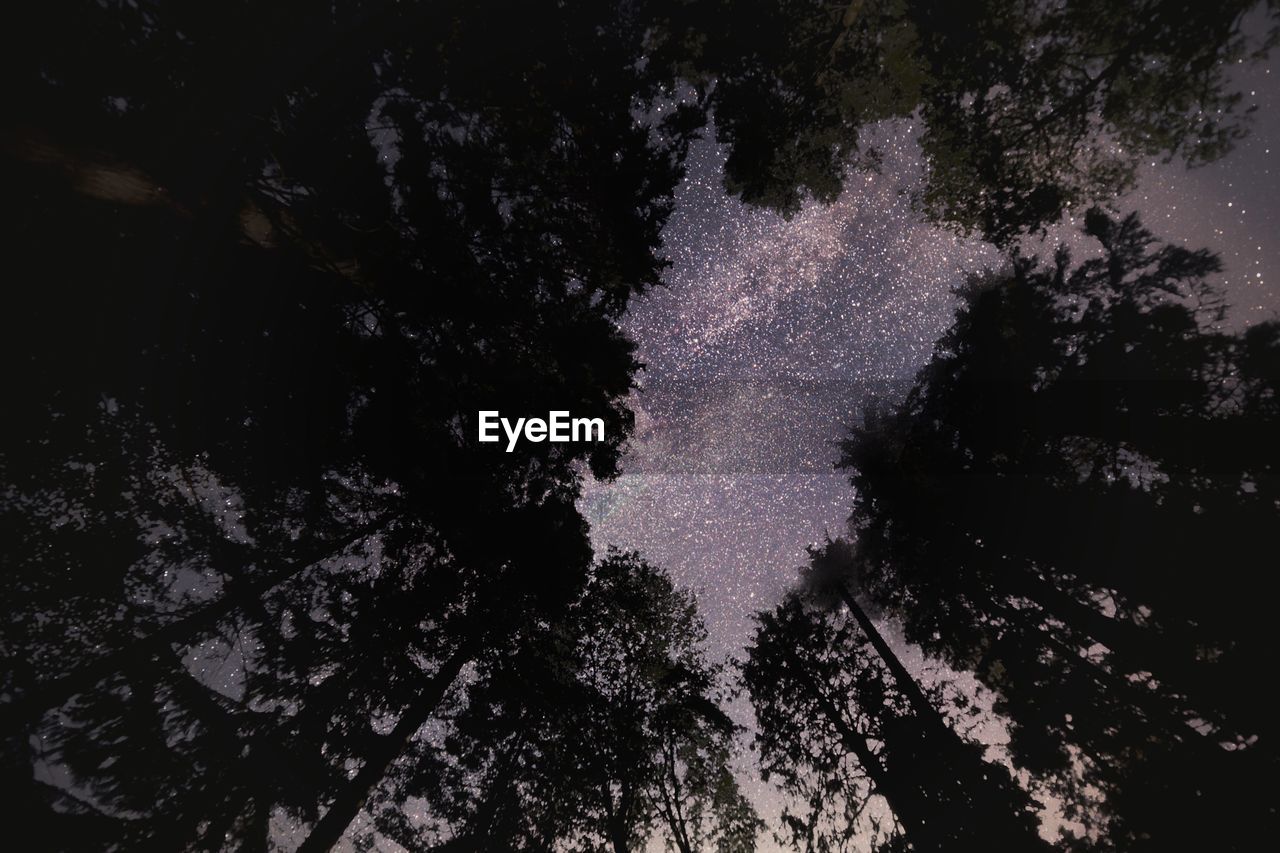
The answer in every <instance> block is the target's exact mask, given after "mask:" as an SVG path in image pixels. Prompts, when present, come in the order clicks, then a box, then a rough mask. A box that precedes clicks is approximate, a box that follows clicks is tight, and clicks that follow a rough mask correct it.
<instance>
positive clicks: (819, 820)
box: [743, 540, 1047, 851]
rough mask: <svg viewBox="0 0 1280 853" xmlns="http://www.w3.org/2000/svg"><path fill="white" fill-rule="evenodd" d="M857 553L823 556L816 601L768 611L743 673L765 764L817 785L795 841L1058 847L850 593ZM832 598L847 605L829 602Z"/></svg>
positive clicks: (796, 781) (792, 824)
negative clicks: (887, 815)
mask: <svg viewBox="0 0 1280 853" xmlns="http://www.w3.org/2000/svg"><path fill="white" fill-rule="evenodd" d="M849 556H850V551H849V548H848V546H847V545H846V544H845V543H844V542H843V541H840V540H837V541H835V542H829V543H827V545H826V546H825V547H824V548H821V549H815V550H814V551H813V553H812V564H811V567H810V570H809V571H808V572H807V577H806V582H807V585H808V586H809V590H808V593H810V594H808V595H807V597H808V601H806V594H804V593H801V592H793V593H791V594H789V595H788V597H787V598H786V599H785V600H784V601H783V603H782V604H780V605H779V606H778V607H777V608H775V609H774V610H773V611H767V612H764V613H762V614H760V616H759V619H760V627H759V629H758V631H757V633H756V636H755V641H754V643H753V645H752V646H751V647H750V648H749V649H748V653H749V654H748V658H747V661H746V663H745V665H744V667H743V679H744V683H745V685H746V686H747V689H748V690H749V691H750V695H751V699H752V704H753V706H754V707H755V709H756V715H757V720H758V722H759V733H758V735H757V744H758V746H759V748H760V752H761V756H762V762H763V764H764V766H765V768H766V769H767V770H768V772H769V774H770V775H772V776H775V777H778V778H779V779H780V780H781V782H782V787H783V788H784V790H786V791H788V792H789V793H791V794H792V795H793V796H794V795H795V794H797V793H802V792H804V791H805V790H806V787H807V786H806V781H807V779H808V778H815V779H816V784H813V783H810V784H812V785H813V788H814V789H815V795H814V796H812V798H811V799H810V801H809V804H808V805H809V809H810V811H809V813H808V815H807V816H800V815H788V818H787V825H788V828H789V831H790V838H791V841H792V842H793V843H796V844H803V845H804V846H805V847H806V849H810V850H836V849H844V848H845V847H846V846H847V845H848V844H849V842H850V841H852V840H853V839H862V840H863V841H865V839H866V837H867V836H870V838H871V840H872V841H873V842H876V841H881V842H884V843H893V839H894V838H896V837H898V832H899V831H900V833H901V836H902V837H903V838H904V839H905V841H906V842H907V843H909V844H910V845H911V849H914V850H940V851H941V850H954V849H974V848H975V847H978V846H981V845H984V844H990V845H993V846H997V847H999V849H1008V850H1036V849H1047V845H1046V844H1045V843H1044V842H1043V841H1042V840H1041V839H1040V838H1039V836H1038V834H1037V821H1036V817H1035V813H1034V811H1033V810H1032V804H1031V801H1030V798H1029V797H1028V796H1027V794H1026V793H1025V792H1024V791H1022V790H1021V789H1020V788H1019V787H1018V786H1017V785H1016V784H1015V783H1014V782H1013V780H1012V779H1011V778H1010V776H1009V773H1008V771H1007V770H1006V769H1005V768H1003V767H1000V766H998V765H995V764H991V763H989V762H986V761H984V760H983V757H982V753H983V746H982V745H981V744H977V743H972V742H970V741H968V740H966V739H965V738H964V737H962V736H961V735H960V734H959V733H958V732H957V731H956V730H955V729H954V728H953V727H952V726H951V724H950V723H949V722H948V720H947V719H946V718H945V717H944V716H943V714H942V713H941V711H940V710H939V708H938V707H937V702H938V700H936V699H933V698H930V697H928V696H926V694H925V691H924V690H923V689H922V688H921V687H920V685H919V684H918V683H917V682H916V680H915V678H914V677H912V676H911V675H910V673H909V672H908V671H907V669H906V667H905V666H903V664H902V662H901V661H900V660H899V658H898V656H897V654H896V653H895V652H894V651H893V650H892V648H891V647H890V646H889V645H888V643H887V642H886V641H885V639H884V637H883V636H882V635H881V633H880V631H879V630H878V629H877V628H876V626H875V625H874V623H873V622H872V621H871V620H870V619H869V618H868V616H867V614H866V612H865V611H864V609H863V607H862V605H861V604H859V602H858V601H857V600H856V598H855V597H854V596H853V595H851V594H850V592H849V591H848V589H847V587H845V580H844V578H843V577H841V575H842V574H843V572H842V571H841V570H842V569H843V568H845V567H846V564H847V561H848V559H849ZM846 570H847V569H846ZM815 576H822V578H823V580H822V581H821V582H818V581H817V579H816V577H815ZM815 587H816V589H815ZM814 592H816V593H818V595H816V596H815V595H812V594H811V593H814ZM824 594H834V595H835V596H836V599H837V600H838V601H841V602H842V604H841V606H840V607H839V608H838V609H833V608H830V607H824V606H822V604H823V602H822V601H821V599H822V596H823V595H824ZM850 764H852V765H853V766H855V767H856V768H857V770H858V771H859V772H858V775H853V776H851V775H850V769H851V768H850V767H849V766H848V765H850ZM816 792H824V793H825V794H826V795H827V796H822V795H819V794H816ZM835 792H839V794H840V796H839V798H838V800H839V801H840V802H841V803H842V805H840V807H839V810H838V811H832V809H831V806H832V800H836V799H837V798H834V797H830V794H832V793H835ZM876 797H878V798H881V799H882V800H883V801H884V802H885V803H887V805H888V807H889V809H890V810H891V815H892V817H893V818H894V819H896V826H897V830H893V829H890V830H888V831H886V829H885V827H884V824H885V820H884V816H883V814H882V813H881V812H882V810H880V811H878V810H877V809H876V807H875V805H874V803H873V802H872V801H871V800H872V798H876ZM891 826H892V824H891Z"/></svg>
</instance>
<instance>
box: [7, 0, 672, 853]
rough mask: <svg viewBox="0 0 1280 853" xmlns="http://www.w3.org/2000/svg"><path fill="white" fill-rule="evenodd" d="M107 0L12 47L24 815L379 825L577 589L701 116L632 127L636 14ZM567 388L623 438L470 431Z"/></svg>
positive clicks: (35, 16)
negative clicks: (586, 501) (465, 714)
mask: <svg viewBox="0 0 1280 853" xmlns="http://www.w3.org/2000/svg"><path fill="white" fill-rule="evenodd" d="M85 7H86V8H84V9H82V10H80V12H79V13H78V14H77V15H74V16H66V15H64V14H63V13H62V11H61V10H58V9H54V8H52V7H39V8H36V7H31V8H27V9H25V10H22V14H23V15H24V16H25V17H26V18H27V19H28V20H26V21H24V26H23V27H20V28H19V29H22V31H23V33H24V39H23V40H22V42H21V43H13V44H11V45H7V46H10V47H12V50H9V51H7V52H6V57H5V61H6V62H7V63H9V64H10V67H12V68H13V69H14V72H15V79H16V80H17V81H18V82H19V83H21V84H22V94H21V96H20V97H19V99H18V100H17V102H16V103H15V105H14V109H13V110H12V111H11V112H10V113H9V115H7V121H6V130H5V146H4V152H5V153H4V158H3V163H4V167H3V168H4V173H5V176H6V178H9V179H10V180H11V184H10V186H11V188H12V189H13V191H14V199H15V200H14V203H13V204H12V205H11V210H12V211H14V212H15V213H17V212H19V211H20V215H19V216H17V217H14V221H12V222H11V223H10V224H9V231H10V233H11V235H13V236H14V237H15V239H16V243H17V244H18V246H19V247H20V248H19V250H18V251H17V252H16V253H15V255H14V258H13V263H14V272H15V273H16V279H17V280H20V281H24V282H26V283H27V284H28V286H24V287H22V288H15V289H13V290H12V291H10V292H9V293H8V294H7V295H6V300H7V301H6V308H7V309H8V311H10V312H12V316H19V317H22V318H23V323H22V324H21V325H20V326H19V327H15V328H14V329H13V331H12V334H9V335H6V336H5V339H4V347H5V349H4V355H5V356H6V358H7V359H8V360H9V361H10V362H11V363H14V364H21V365H23V366H24V369H23V370H22V371H21V375H20V376H19V377H18V380H17V381H16V382H15V383H14V387H13V388H12V391H11V394H10V396H9V399H8V401H7V402H8V403H9V405H10V406H11V408H12V417H9V418H8V419H7V421H6V424H5V442H4V453H3V461H2V462H0V464H2V465H3V476H4V478H5V481H6V484H7V488H6V491H5V494H4V498H3V507H2V513H3V524H4V530H5V540H6V554H5V560H6V563H5V571H4V574H3V579H2V580H0V583H2V584H3V595H4V598H5V601H6V602H7V603H10V604H9V607H10V614H9V618H8V619H7V620H6V623H5V624H4V626H3V629H2V630H3V634H2V635H0V644H2V646H3V648H4V652H5V658H6V660H12V661H14V662H15V663H14V666H13V667H12V668H9V667H6V672H5V674H4V681H3V693H4V695H5V696H4V699H5V701H4V704H3V707H2V708H0V718H2V720H3V732H4V735H5V739H4V755H3V758H4V768H3V773H4V780H5V790H6V793H7V794H8V792H10V791H12V792H13V793H12V795H8V796H6V797H5V798H4V800H5V807H6V810H12V813H13V815H14V817H13V820H12V824H11V825H13V826H18V827H22V828H23V829H24V830H26V831H28V832H30V833H31V835H32V837H33V838H34V839H37V843H36V844H35V846H36V847H39V848H53V849H72V848H85V849H95V850H97V849H110V848H116V849H122V848H123V849H139V848H149V849H186V848H204V847H217V848H223V847H240V848H251V849H258V848H261V847H263V846H264V845H266V844H267V843H268V840H281V839H283V840H286V841H287V840H289V839H291V840H292V842H293V843H295V844H301V845H302V847H303V849H328V847H330V846H332V844H333V843H335V842H336V841H337V840H338V839H339V838H340V837H341V836H342V835H343V834H344V833H345V832H347V830H348V827H349V826H351V825H352V824H353V822H355V823H359V820H358V817H359V815H360V814H361V813H362V812H363V811H365V810H366V806H367V805H368V806H369V807H370V811H371V812H376V813H377V817H378V820H380V821H381V822H382V823H383V824H384V825H386V826H387V827H388V828H389V829H390V828H394V825H395V823H396V821H395V820H394V818H391V817H388V816H387V815H388V811H389V809H387V808H384V806H387V805H388V803H389V802H390V805H391V806H392V807H394V806H395V805H397V803H396V802H394V801H395V798H396V797H398V796H399V790H400V789H399V787H397V786H398V785H399V784H400V783H402V782H403V781H404V778H405V777H406V775H412V774H411V773H409V772H408V768H406V766H405V765H406V762H407V761H408V760H409V759H411V758H413V757H414V756H415V755H417V754H418V753H419V752H420V751H421V750H420V741H421V739H422V738H423V737H425V736H426V735H425V734H424V732H427V731H429V730H430V728H431V725H432V723H433V721H434V720H436V718H437V716H438V714H439V713H440V709H441V708H444V707H450V706H451V705H452V703H456V702H458V701H460V696H461V688H462V682H463V681H464V680H465V679H464V678H462V676H463V674H464V673H466V672H467V671H468V669H469V667H471V666H472V665H473V663H474V662H475V661H476V660H478V659H479V658H480V656H481V655H482V654H483V653H485V652H486V650H488V649H490V648H493V647H495V646H500V645H503V644H506V643H508V642H509V641H510V638H511V637H512V636H514V635H516V634H519V633H520V632H522V631H524V630H526V629H527V628H528V626H530V625H536V624H540V623H541V622H542V621H545V620H546V619H549V618H553V617H554V616H555V615H556V614H557V613H559V612H561V611H562V610H563V609H564V607H566V606H568V604H570V603H571V602H572V601H574V600H575V597H576V596H577V593H578V590H579V589H580V587H581V584H582V583H583V582H584V580H585V577H586V572H587V568H588V566H589V562H590V550H589V548H588V546H587V542H586V537H585V525H584V524H583V522H582V519H581V517H580V516H579V514H578V513H577V510H576V509H575V507H574V500H575V498H576V495H577V484H578V481H579V478H580V476H581V474H580V469H579V466H580V465H583V464H585V465H588V466H589V467H590V468H591V469H592V470H593V471H594V472H596V473H597V474H601V475H608V474H610V473H611V472H613V471H614V470H615V468H616V461H617V449H618V446H619V444H620V443H621V441H622V440H623V438H624V437H625V434H626V431H627V428H628V426H629V423H630V417H631V416H630V413H629V412H628V411H627V409H626V407H625V404H624V399H623V398H624V397H625V395H626V394H627V393H628V391H629V390H630V387H631V380H632V375H633V371H634V370H635V367H636V364H635V361H634V359H633V357H632V345H631V344H630V342H629V341H627V340H626V339H625V338H624V337H623V335H622V334H621V333H620V332H619V330H618V328H617V325H616V322H615V321H616V318H617V316H618V314H619V312H620V311H621V310H622V309H623V307H624V306H625V304H626V300H627V298H628V296H629V295H630V294H632V293H634V292H636V291H639V290H641V289H643V288H645V287H648V286H651V285H653V284H655V283H656V282H657V280H658V276H659V272H660V270H661V267H662V264H661V262H660V261H659V260H658V259H657V257H656V254H655V251H656V248H657V245H658V233H659V229H660V227H661V224H662V221H663V220H664V219H665V216H666V214H667V212H668V211H669V209H670V204H671V201H670V196H671V192H672V190H673V188H674V186H675V184H676V182H677V180H678V179H679V175H680V165H679V164H680V161H681V159H682V157H683V152H684V149H685V147H686V145H687V142H688V140H689V138H690V135H691V134H692V132H693V131H694V129H695V128H696V122H693V123H690V122H689V121H688V112H687V111H683V110H678V109H677V110H669V111H665V114H666V116H667V117H666V118H658V117H656V114H655V117H654V118H643V119H637V115H636V108H637V104H644V103H646V102H648V101H649V100H652V99H655V98H658V97H659V92H658V90H657V87H656V84H655V83H654V81H653V79H652V78H651V76H650V75H648V74H647V73H646V72H645V71H644V70H643V68H642V64H641V63H639V62H638V59H639V56H640V54H641V51H642V47H643V45H642V33H643V28H642V27H641V25H640V24H639V23H638V22H637V21H636V20H634V19H633V18H630V17H628V16H627V15H626V14H622V13H620V10H619V9H615V8H609V7H601V8H599V9H596V10H594V12H592V13H591V14H582V13H580V11H579V10H568V9H563V8H560V7H557V6H555V5H554V4H541V5H540V6H539V5H536V4H533V5H525V6H521V7H520V8H518V9H516V8H513V9H512V10H509V12H508V14H505V15H503V16H501V17H500V18H498V19H494V18H492V17H491V16H485V15H481V14H479V13H477V12H476V11H473V10H468V9H466V8H464V7H462V6H461V5H460V4H444V5H440V4H392V3H387V4H345V3H340V4H336V5H331V6H328V7H326V8H325V9H323V10H317V9H315V8H314V7H310V6H309V4H286V5H283V6H276V7H273V8H272V9H271V10H262V9H260V8H258V7H257V5H256V4H248V3H243V4H241V3H233V4H229V5H225V6H223V7H222V8H220V9H219V10H218V11H217V13H216V14H213V13H210V12H206V11H204V10H196V9H177V8H159V7H154V6H152V5H150V4H143V5H140V6H137V7H131V6H124V7H115V6H106V7H103V6H100V5H98V4H85ZM495 57H497V58H495ZM624 57H630V58H631V60H632V61H624V60H623V58H624ZM588 72H589V73H588ZM547 400H555V401H556V403H557V405H560V406H565V407H567V408H569V409H570V410H573V411H583V412H589V413H591V414H592V415H593V416H599V417H603V418H604V419H605V421H606V430H605V434H606V437H607V440H606V441H605V442H603V443H596V444H577V445H561V444H556V445H550V444H545V443H544V444H538V445H535V444H527V445H523V446H521V447H520V448H518V450H517V452H515V453H511V454H504V453H502V452H501V451H500V450H498V451H494V452H490V451H492V450H493V449H492V448H491V447H488V446H477V445H476V444H475V443H474V442H471V441H469V440H467V439H468V437H469V436H470V435H471V434H473V433H474V430H475V422H474V421H475V417H476V415H475V412H476V411H478V410H480V409H489V408H499V409H503V410H507V411H513V412H535V411H539V410H542V411H545V409H546V401H547ZM8 543H14V547H12V548H9V547H8ZM420 769H422V770H423V772H424V773H425V772H427V771H428V770H429V769H430V768H426V767H423V768H420ZM422 784H427V783H425V782H423V783H422ZM353 832H355V830H353Z"/></svg>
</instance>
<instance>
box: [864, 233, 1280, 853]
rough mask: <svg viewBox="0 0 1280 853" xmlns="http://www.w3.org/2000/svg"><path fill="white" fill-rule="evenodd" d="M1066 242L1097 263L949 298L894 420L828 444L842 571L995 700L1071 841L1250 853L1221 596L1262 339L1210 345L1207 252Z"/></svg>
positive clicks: (1238, 513)
mask: <svg viewBox="0 0 1280 853" xmlns="http://www.w3.org/2000/svg"><path fill="white" fill-rule="evenodd" d="M1086 229H1087V231H1088V233H1089V234H1090V235H1092V236H1093V237H1095V238H1096V239H1097V240H1098V242H1099V243H1100V244H1101V247H1102V250H1103V254H1102V256H1101V257H1099V258H1095V259H1091V260H1087V261H1084V262H1083V263H1081V264H1079V265H1078V266H1076V267H1074V268H1073V267H1072V266H1071V260H1070V257H1069V256H1068V254H1067V252H1066V251H1065V250H1060V251H1059V252H1058V254H1057V256H1056V258H1055V260H1054V263H1053V264H1052V265H1051V266H1049V267H1043V266H1040V265H1038V264H1036V263H1035V262H1034V261H1032V260H1029V259H1024V258H1019V257H1016V256H1015V257H1014V259H1013V262H1012V267H1011V269H1010V270H1009V271H1008V272H1007V273H1004V274H1001V275H995V276H988V277H986V278H978V279H975V280H973V281H972V282H971V283H970V284H969V285H968V287H967V288H965V289H964V290H963V291H962V294H961V296H962V307H961V310H960V312H959V313H958V315H957V320H956V323H955V325H954V326H953V328H952V329H951V330H950V331H949V332H948V333H947V334H946V335H945V336H944V338H943V339H942V340H941V341H940V343H939V345H938V349H937V352H936V354H935V356H934V358H933V360H932V361H931V362H930V363H929V365H928V366H926V367H925V368H924V369H923V370H922V371H921V373H920V375H919V377H918V379H917V382H916V385H915V387H914V389H913V390H912V391H911V393H910V394H909V395H908V397H907V399H906V401H905V402H904V403H902V404H901V405H900V406H899V407H897V408H896V409H895V410H894V411H892V412H891V413H888V414H883V415H878V416H875V417H871V418H868V421H867V423H866V424H865V425H864V426H863V427H861V428H859V429H857V430H855V432H854V434H853V436H852V437H851V439H850V440H849V441H848V442H847V443H846V445H845V456H844V464H845V465H847V466H848V467H849V468H850V469H851V470H852V472H853V476H852V482H853V485H854V486H855V488H856V490H857V501H856V504H855V509H854V514H853V517H852V525H853V530H854V533H855V535H856V537H857V553H856V555H854V556H853V557H852V558H851V564H852V568H851V569H850V571H851V572H853V573H855V574H856V577H857V579H858V584H859V588H860V589H862V590H863V591H864V592H865V593H866V594H867V595H868V596H869V597H870V598H871V599H873V600H874V601H875V602H876V603H877V604H878V605H879V606H882V607H884V608H886V610H887V611H888V612H889V613H891V614H893V615H894V616H896V617H898V618H900V619H901V620H902V622H903V624H904V626H905V629H906V634H907V637H908V639H909V640H911V641H912V642H915V643H918V644H920V645H921V646H922V647H923V648H924V649H925V650H926V651H928V652H930V653H934V654H938V655H941V656H942V657H943V658H944V659H946V660H947V662H948V663H950V664H951V665H952V666H953V667H956V668H958V669H967V670H971V671H973V672H974V673H975V674H976V675H977V676H978V677H979V678H980V679H981V680H982V682H983V683H984V684H986V685H987V686H988V687H990V688H991V689H992V690H994V691H995V692H996V693H997V694H998V696H999V697H1000V703H999V706H998V707H999V710H1001V711H1002V712H1003V713H1005V714H1007V715H1008V717H1009V719H1010V720H1011V722H1012V736H1013V738H1012V743H1011V750H1012V754H1013V757H1014V760H1015V761H1016V762H1017V764H1018V765H1019V766H1021V767H1023V768H1025V769H1027V770H1029V771H1031V772H1032V773H1035V774H1039V775H1042V776H1044V777H1045V778H1047V779H1052V780H1053V783H1052V784H1053V785H1055V786H1056V791H1057V795H1058V796H1059V797H1060V798H1061V799H1062V800H1063V801H1064V802H1065V803H1066V804H1067V808H1068V814H1069V815H1070V816H1072V817H1075V818H1077V819H1079V820H1080V821H1082V822H1084V823H1086V830H1087V831H1086V837H1088V838H1090V839H1092V840H1093V841H1095V842H1097V843H1100V844H1107V845H1111V846H1112V847H1114V848H1115V849H1124V850H1138V849H1169V848H1171V847H1178V848H1184V847H1186V846H1192V847H1195V846H1204V845H1212V846H1214V847H1215V848H1216V849H1224V850H1226V849H1231V850H1235V849H1241V850H1243V849H1249V848H1250V847H1251V846H1252V845H1253V843H1254V842H1253V841H1252V839H1256V838H1257V837H1260V835H1262V834H1265V833H1266V832H1268V831H1269V828H1270V827H1272V825H1273V822H1274V819H1275V816H1274V810H1273V809H1272V808H1271V807H1270V806H1269V805H1268V804H1267V803H1266V802H1265V801H1264V800H1265V798H1264V797H1262V795H1261V791H1262V790H1264V789H1265V783H1264V782H1263V781H1262V780H1264V779H1266V778H1270V775H1271V774H1272V773H1273V772H1274V770H1275V765H1276V760H1275V748H1274V744H1273V740H1274V737H1275V734H1274V731H1273V729H1274V726H1273V724H1272V721H1271V719H1270V718H1269V717H1268V715H1267V714H1266V713H1265V710H1264V709H1265V707H1266V705H1265V698H1264V690H1263V689H1262V687H1261V685H1260V684H1259V682H1258V681H1257V679H1256V674H1257V673H1259V672H1265V671H1267V670H1268V668H1269V667H1271V666H1274V663H1275V661H1274V650H1273V645H1272V644H1270V643H1268V641H1267V640H1266V627H1265V626H1266V624H1267V618H1266V605H1265V604H1263V603H1262V602H1260V601H1258V600H1257V599H1256V598H1253V597H1251V596H1250V595H1248V594H1247V593H1245V592H1244V591H1245V590H1248V589H1250V588H1251V587H1252V586H1253V585H1254V584H1256V581H1257V572H1258V571H1259V570H1261V569H1262V568H1263V567H1264V566H1266V565H1268V564H1269V562H1270V556H1269V555H1270V552H1271V550H1272V549H1271V547H1270V544H1271V543H1269V541H1268V535H1267V531H1268V530H1269V529H1271V528H1272V526H1273V525H1274V524H1275V513H1276V494H1277V493H1276V479H1275V470H1276V456H1275V449H1274V446H1273V442H1272V441H1271V439H1270V438H1269V436H1271V435H1273V434H1274V432H1275V426H1276V415H1277V411H1276V409H1275V402H1274V400H1275V397H1274V393H1275V391H1274V389H1275V382H1276V379H1275V377H1276V375H1277V374H1276V370H1275V369H1276V361H1275V358H1276V351H1277V350H1276V347H1277V345H1278V344H1280V328H1278V327H1277V325H1276V324H1275V323H1265V324H1260V325H1257V326H1255V327H1253V328H1252V329H1250V330H1249V331H1248V332H1247V333H1245V334H1243V335H1233V334H1229V333H1226V332H1223V331H1220V330H1219V322H1218V321H1219V320H1220V319H1221V317H1222V306H1221V303H1220V299H1219V297H1218V296H1217V294H1216V292H1215V291H1214V289H1213V288H1212V286H1211V285H1210V284H1209V283H1208V277H1209V276H1210V275H1212V274H1213V273H1214V272H1216V271H1217V270H1218V262H1217V259H1216V258H1214V257H1213V256H1211V255H1210V254H1208V253H1207V252H1204V251H1191V250H1187V249H1183V248H1180V247H1176V246H1168V245H1160V244H1158V243H1156V241H1155V240H1154V238H1153V237H1152V236H1151V234H1150V233H1149V232H1147V231H1146V230H1145V229H1143V228H1142V227H1141V225H1140V223H1139V222H1138V221H1137V219H1136V218H1135V217H1133V216H1130V217H1128V218H1126V219H1123V220H1120V221H1114V220H1112V219H1109V218H1108V217H1107V216H1105V215H1104V214H1102V213H1100V212H1097V211H1094V212H1091V213H1090V215H1089V216H1088V217H1087V219H1086ZM1210 571H1211V574H1209V575H1206V572H1210ZM1089 789H1094V790H1098V791H1101V792H1102V795H1103V797H1104V799H1103V801H1102V802H1101V804H1100V805H1098V804H1095V803H1093V802H1091V800H1090V798H1089V797H1088V795H1087V793H1086V792H1087V791H1088V790H1089Z"/></svg>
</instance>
